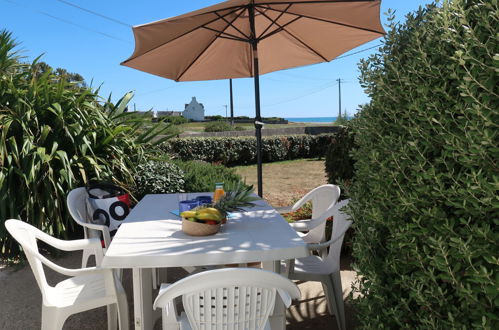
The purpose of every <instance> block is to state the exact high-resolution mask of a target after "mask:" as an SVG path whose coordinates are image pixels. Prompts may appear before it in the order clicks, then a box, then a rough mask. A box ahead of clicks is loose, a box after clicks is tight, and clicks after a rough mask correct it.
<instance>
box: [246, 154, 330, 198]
mask: <svg viewBox="0 0 499 330" xmlns="http://www.w3.org/2000/svg"><path fill="white" fill-rule="evenodd" d="M236 171H237V173H238V174H239V175H241V176H242V177H243V179H244V180H246V183H248V184H252V185H253V186H254V187H255V190H256V187H257V179H256V165H252V166H239V167H236ZM326 183H327V178H326V173H325V171H324V160H316V159H299V160H293V161H285V162H276V163H268V164H263V197H264V198H265V199H266V200H267V201H268V202H269V203H270V204H272V206H274V207H277V206H286V205H290V204H291V202H292V200H293V199H298V198H300V197H302V196H303V195H304V194H306V193H307V192H308V191H310V190H312V189H314V188H315V187H318V186H320V185H323V184H326Z"/></svg>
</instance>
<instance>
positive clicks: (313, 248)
mask: <svg viewBox="0 0 499 330" xmlns="http://www.w3.org/2000/svg"><path fill="white" fill-rule="evenodd" d="M351 224H352V222H351V221H348V222H347V225H346V226H345V227H344V228H342V229H341V230H340V233H339V234H338V235H337V236H336V238H335V239H330V240H329V241H327V242H322V243H308V244H307V248H308V249H309V250H310V251H316V250H322V249H325V248H328V247H329V246H330V245H332V244H334V243H335V242H336V241H337V240H339V239H341V238H342V237H343V235H345V233H346V231H347V230H348V228H350V225H351Z"/></svg>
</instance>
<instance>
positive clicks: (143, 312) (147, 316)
mask: <svg viewBox="0 0 499 330" xmlns="http://www.w3.org/2000/svg"><path fill="white" fill-rule="evenodd" d="M132 274H133V305H134V308H133V309H134V324H135V330H151V329H152V328H153V326H154V324H153V318H152V273H151V269H149V268H133V270H132Z"/></svg>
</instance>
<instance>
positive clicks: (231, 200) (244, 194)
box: [212, 183, 260, 218]
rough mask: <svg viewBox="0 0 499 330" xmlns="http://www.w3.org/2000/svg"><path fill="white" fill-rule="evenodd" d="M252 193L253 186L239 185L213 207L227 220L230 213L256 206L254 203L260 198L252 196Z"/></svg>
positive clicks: (232, 188) (231, 188) (229, 190)
mask: <svg viewBox="0 0 499 330" xmlns="http://www.w3.org/2000/svg"><path fill="white" fill-rule="evenodd" d="M252 192H253V186H249V187H245V186H244V185H243V184H241V183H237V184H235V185H234V186H233V187H230V188H229V189H228V191H227V192H226V193H225V195H224V196H223V197H222V198H220V199H219V200H218V201H217V202H216V203H214V204H213V205H212V207H214V208H216V209H217V210H219V211H220V213H222V215H223V216H224V218H226V217H227V214H228V213H229V212H234V211H242V208H243V207H251V206H254V205H255V204H254V203H253V202H254V201H257V200H259V199H260V198H259V197H254V196H251V194H252Z"/></svg>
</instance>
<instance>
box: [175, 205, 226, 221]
mask: <svg viewBox="0 0 499 330" xmlns="http://www.w3.org/2000/svg"><path fill="white" fill-rule="evenodd" d="M180 216H181V217H182V218H183V219H186V220H189V221H192V222H200V223H206V224H208V225H217V224H218V223H219V222H220V221H222V219H223V218H224V215H223V214H222V212H220V211H219V210H217V209H216V208H214V207H204V208H200V209H197V210H192V211H184V212H182V213H180Z"/></svg>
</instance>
